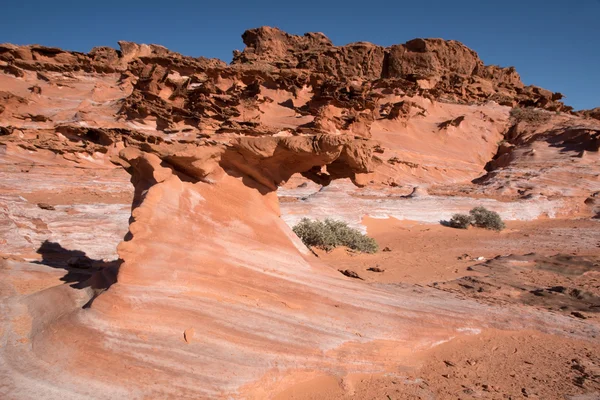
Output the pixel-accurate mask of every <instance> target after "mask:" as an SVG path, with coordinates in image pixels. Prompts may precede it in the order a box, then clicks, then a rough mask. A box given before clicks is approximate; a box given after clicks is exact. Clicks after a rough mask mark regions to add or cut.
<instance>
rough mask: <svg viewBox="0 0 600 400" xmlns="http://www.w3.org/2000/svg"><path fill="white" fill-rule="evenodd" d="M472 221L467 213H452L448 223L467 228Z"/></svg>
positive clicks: (452, 225)
mask: <svg viewBox="0 0 600 400" xmlns="http://www.w3.org/2000/svg"><path fill="white" fill-rule="evenodd" d="M472 223H473V217H471V216H470V215H467V214H454V215H453V216H452V218H451V219H450V221H449V222H448V225H450V226H451V227H453V228H458V229H467V228H468V227H469V226H471V224H472Z"/></svg>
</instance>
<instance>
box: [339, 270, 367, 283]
mask: <svg viewBox="0 0 600 400" xmlns="http://www.w3.org/2000/svg"><path fill="white" fill-rule="evenodd" d="M338 271H340V272H341V273H342V274H343V275H346V276H347V277H349V278H354V279H360V280H364V279H363V278H361V277H360V276H359V275H358V274H357V273H356V272H354V271H352V270H349V269H338Z"/></svg>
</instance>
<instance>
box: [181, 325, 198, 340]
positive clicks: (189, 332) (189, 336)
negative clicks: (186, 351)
mask: <svg viewBox="0 0 600 400" xmlns="http://www.w3.org/2000/svg"><path fill="white" fill-rule="evenodd" d="M195 333H196V331H195V330H194V328H188V329H186V330H185V331H183V340H185V342H186V343H191V342H192V338H193V337H194V334H195Z"/></svg>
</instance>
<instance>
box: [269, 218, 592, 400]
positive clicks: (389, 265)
mask: <svg viewBox="0 0 600 400" xmlns="http://www.w3.org/2000/svg"><path fill="white" fill-rule="evenodd" d="M363 222H364V223H365V225H366V226H367V230H368V233H369V235H370V236H372V237H374V238H375V239H376V240H377V241H378V243H379V244H380V248H381V249H385V248H387V249H389V250H390V251H379V252H378V253H376V254H373V255H369V254H357V253H354V252H351V251H349V250H347V249H343V248H338V249H335V250H334V251H332V252H329V253H326V252H324V251H320V250H316V252H317V254H318V255H319V257H320V259H321V260H323V261H325V262H326V263H328V264H329V265H330V266H331V268H335V269H338V270H340V269H341V270H346V269H349V270H352V271H354V272H356V273H357V274H358V275H359V276H360V277H361V278H362V279H364V281H365V284H367V285H368V284H378V283H388V284H394V283H412V284H417V285H428V286H432V287H440V288H441V289H442V290H450V291H454V292H456V293H457V295H459V296H466V297H472V298H475V299H477V300H478V301H485V302H492V303H494V302H495V303H496V304H501V303H502V302H504V301H512V302H521V303H522V306H523V307H537V308H540V309H545V308H546V306H548V305H556V304H558V305H560V304H563V303H560V302H561V301H566V300H565V299H563V298H556V297H553V296H549V297H548V296H546V295H543V296H542V295H540V294H539V293H537V296H533V295H529V293H528V292H527V293H526V295H528V297H527V296H525V295H521V294H519V295H517V296H512V297H511V294H510V290H508V289H507V288H510V289H513V288H514V287H518V285H522V286H523V287H528V288H530V287H536V286H535V284H538V285H542V286H541V287H548V285H553V286H551V287H553V288H555V287H557V286H556V285H565V287H567V288H573V287H577V288H579V289H576V290H581V292H582V293H587V294H588V295H589V296H592V297H593V298H594V299H595V300H594V301H596V300H597V297H594V296H597V295H598V294H599V291H600V284H599V283H598V282H599V280H598V279H599V278H600V273H599V272H598V268H596V267H597V266H598V263H597V261H600V221H598V220H590V219H581V220H536V221H531V222H519V221H513V222H509V223H508V224H507V229H506V230H505V231H503V232H501V233H497V232H492V231H487V230H484V229H477V228H471V229H468V230H457V229H452V228H447V227H443V226H441V225H432V224H420V223H416V222H407V221H398V220H395V219H384V220H382V219H370V218H366V219H365V220H364V221H363ZM532 251H533V252H535V254H534V255H532V254H531V252H532ZM517 254H519V255H523V254H529V256H528V257H530V258H531V259H533V258H535V260H538V261H539V260H550V259H552V258H551V257H548V256H555V255H556V254H562V255H563V259H564V258H567V259H569V260H570V258H569V257H571V256H573V259H576V260H579V263H580V264H581V263H584V264H585V263H588V264H586V265H590V266H591V267H590V268H591V270H589V269H588V270H586V271H587V272H585V273H583V274H580V275H577V276H576V274H573V273H572V272H573V271H567V270H561V271H549V270H548V268H546V269H545V270H541V269H539V270H538V269H535V268H530V269H529V270H527V271H526V272H524V271H523V270H522V269H519V268H516V269H514V268H513V269H511V268H506V265H509V266H510V265H512V264H511V263H517V264H518V263H519V262H522V263H525V261H523V260H525V259H524V258H523V260H521V259H518V257H519V256H511V255H517ZM497 256H502V257H500V258H498V259H496V260H494V258H495V257H497ZM480 257H483V259H481V258H480ZM513 258H517V260H516V261H515V260H513ZM488 260H490V261H488ZM500 260H501V261H500ZM581 260H585V261H581ZM589 260H592V261H589ZM594 261H596V262H595V263H594ZM502 262H503V263H504V264H502ZM590 263H591V264H590ZM530 264H531V265H536V264H535V262H530V263H529V264H527V265H530ZM565 265H566V266H565ZM482 266H490V269H491V270H494V272H493V273H491V272H490V273H487V275H486V274H484V273H482ZM538 266H539V265H538ZM568 266H569V264H568V263H565V264H564V265H563V264H561V267H560V268H563V269H566V268H568ZM372 267H376V268H379V269H381V270H383V271H384V272H373V271H368V268H372ZM483 272H485V271H483ZM580 272H581V271H580ZM484 275H486V276H487V282H492V285H494V284H497V285H498V286H497V288H498V289H500V287H501V286H502V287H503V288H504V289H503V290H495V291H494V290H491V291H490V290H487V289H486V290H485V293H471V292H469V290H466V289H464V288H463V287H461V286H460V285H461V282H463V280H464V279H471V277H475V278H473V281H475V282H477V279H483V278H480V277H482V276H484ZM465 277H466V278H465ZM550 278H551V279H550ZM461 279H462V280H461ZM494 282H495V283H494ZM440 283H441V284H440ZM544 284H545V285H546V286H543V285H544ZM438 285H439V286H438ZM511 285H512V286H511ZM528 285H529V286H528ZM531 285H533V286H531ZM463 286H465V285H464V284H463ZM459 289H462V290H459ZM584 289H585V290H584ZM521 290H524V289H521ZM537 290H540V289H537ZM480 291H481V292H483V290H480ZM513 291H514V290H513ZM474 292H477V291H474ZM507 293H508V295H507ZM548 293H550V292H548ZM577 293H579V292H577ZM567 297H568V296H567ZM579 297H580V299H583V295H581V296H579ZM531 299H534V300H535V301H532V300H531ZM538 300H539V301H538ZM582 301H583V300H582ZM552 302H554V303H552ZM550 303H552V304H550ZM565 304H567V303H565ZM569 306H571V304H569ZM547 308H548V310H552V308H551V307H547ZM564 308H565V309H566V307H564ZM596 309H597V308H596ZM556 310H558V307H557V308H556ZM556 310H555V311H556ZM590 310H592V309H591V308H590ZM587 311H589V310H587ZM548 312H553V311H548ZM556 312H558V311H556ZM570 312H571V311H570V309H568V310H566V311H565V313H566V314H569V313H570ZM593 312H594V313H595V311H593ZM580 315H581V314H580ZM586 316H587V318H594V319H593V320H594V321H597V317H596V315H595V314H592V313H591V312H587V314H586ZM573 318H575V317H573ZM590 339H593V338H590ZM407 365H408V366H412V369H410V368H409V369H406V366H407ZM275 398H276V399H278V400H283V399H296V400H308V399H314V400H317V399H327V400H333V399H384V400H392V399H393V400H396V399H524V398H530V399H573V400H574V399H579V400H584V399H586V400H591V399H600V345H598V343H597V342H588V341H582V340H576V339H571V338H565V337H558V336H553V335H548V334H542V333H539V332H535V331H520V332H513V331H499V330H493V329H489V330H485V331H483V332H480V333H479V334H476V335H473V336H467V337H461V338H456V339H453V340H450V341H448V342H446V343H442V344H440V345H438V346H435V347H433V348H431V349H430V350H428V351H425V352H415V353H414V354H412V355H410V354H409V355H408V356H407V360H406V363H405V365H404V367H403V368H402V369H400V368H399V369H398V371H395V372H389V373H387V374H379V375H350V376H345V377H339V376H318V377H316V378H312V379H309V380H306V381H305V382H303V383H301V384H298V385H295V386H292V387H290V388H288V389H287V390H285V391H283V392H281V393H279V394H277V395H276V396H275Z"/></svg>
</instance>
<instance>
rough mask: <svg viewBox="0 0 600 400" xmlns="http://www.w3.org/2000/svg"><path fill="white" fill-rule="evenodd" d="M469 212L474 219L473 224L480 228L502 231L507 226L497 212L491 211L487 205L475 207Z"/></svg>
mask: <svg viewBox="0 0 600 400" xmlns="http://www.w3.org/2000/svg"><path fill="white" fill-rule="evenodd" d="M469 214H470V215H471V218H472V219H473V222H472V224H473V225H475V226H478V227H480V228H486V229H493V230H496V231H501V230H502V229H504V228H505V227H506V225H504V222H503V221H502V218H500V215H499V214H498V213H497V212H495V211H490V210H488V209H487V208H485V207H475V208H473V209H472V210H471V211H469Z"/></svg>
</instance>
